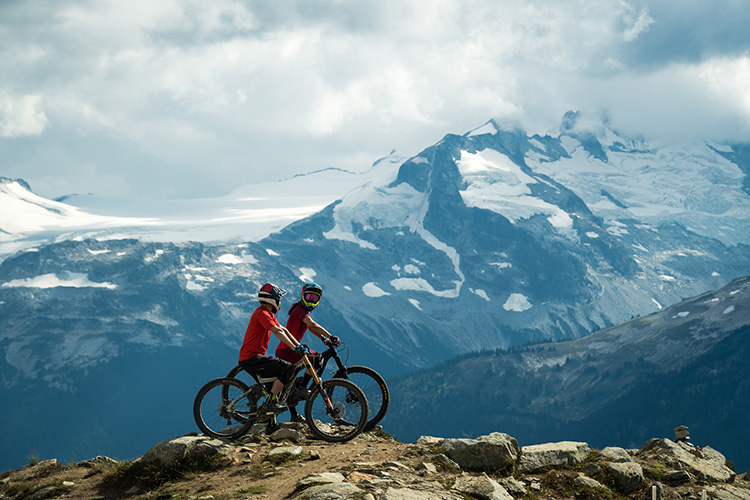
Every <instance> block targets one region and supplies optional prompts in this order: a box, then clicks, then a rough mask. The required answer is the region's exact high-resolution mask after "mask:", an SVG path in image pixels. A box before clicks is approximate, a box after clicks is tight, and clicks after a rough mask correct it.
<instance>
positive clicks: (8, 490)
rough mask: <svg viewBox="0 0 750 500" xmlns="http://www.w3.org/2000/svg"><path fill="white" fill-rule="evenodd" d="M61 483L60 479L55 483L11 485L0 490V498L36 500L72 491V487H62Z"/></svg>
mask: <svg viewBox="0 0 750 500" xmlns="http://www.w3.org/2000/svg"><path fill="white" fill-rule="evenodd" d="M62 483H63V480H62V479H57V480H55V481H47V482H39V483H32V484H29V483H25V484H12V485H9V486H7V487H3V488H0V492H1V493H2V494H1V495H0V497H2V498H12V499H14V500H21V499H24V498H29V497H31V496H32V495H33V496H34V498H35V499H37V500H43V499H45V498H53V497H58V496H60V495H63V494H65V493H68V492H69V491H70V490H72V489H73V486H63V484H62Z"/></svg>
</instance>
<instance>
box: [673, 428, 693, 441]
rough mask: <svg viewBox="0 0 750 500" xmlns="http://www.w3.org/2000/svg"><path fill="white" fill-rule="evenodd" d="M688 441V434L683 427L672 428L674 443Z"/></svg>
mask: <svg viewBox="0 0 750 500" xmlns="http://www.w3.org/2000/svg"><path fill="white" fill-rule="evenodd" d="M688 439H690V432H689V431H688V428H687V427H686V426H684V425H681V426H679V427H675V428H674V440H675V441H686V440H688Z"/></svg>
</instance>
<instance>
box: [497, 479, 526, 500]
mask: <svg viewBox="0 0 750 500" xmlns="http://www.w3.org/2000/svg"><path fill="white" fill-rule="evenodd" d="M499 482H500V484H501V485H502V486H503V488H505V489H506V491H507V492H508V493H510V494H511V495H514V496H523V495H526V494H527V493H528V492H529V490H527V489H526V485H525V484H524V483H522V482H521V481H519V480H518V479H516V478H514V477H513V476H508V477H503V478H500V481H499Z"/></svg>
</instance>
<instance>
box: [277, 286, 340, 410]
mask: <svg viewBox="0 0 750 500" xmlns="http://www.w3.org/2000/svg"><path fill="white" fill-rule="evenodd" d="M322 295H323V289H322V288H321V287H320V286H319V285H318V284H316V283H305V284H304V285H302V296H301V299H300V300H299V301H298V302H296V303H294V304H293V305H292V307H291V308H290V309H289V319H288V320H287V322H286V329H287V331H289V332H290V333H291V335H292V336H293V337H294V339H295V340H296V341H297V342H298V343H299V342H302V337H304V335H305V332H306V331H307V330H308V329H309V330H310V332H312V333H313V334H314V335H315V336H317V337H318V338H320V339H321V340H323V339H328V340H330V341H331V343H333V345H339V344H340V343H341V342H340V341H339V338H338V337H334V336H333V335H331V334H330V333H328V331H327V330H326V329H325V328H323V327H322V326H321V325H319V324H318V323H316V322H315V321H314V320H313V319H312V318H311V317H310V312H311V311H312V310H313V309H315V308H316V307H318V304H319V303H320V298H321V296H322ZM310 355H311V356H312V359H311V361H312V362H313V366H315V367H317V366H319V363H320V362H321V361H322V360H321V358H320V355H319V354H318V353H316V352H314V351H310ZM276 357H278V358H281V359H283V360H286V361H288V362H289V363H292V364H294V363H296V362H298V361H299V360H300V359H301V358H302V355H301V354H300V353H299V352H295V351H294V349H291V348H290V347H289V346H288V345H285V344H283V343H280V344H279V346H278V347H277V348H276ZM311 378H312V374H310V373H309V370H308V372H307V373H305V376H304V377H303V378H302V379H301V381H298V386H297V390H296V391H295V393H297V394H300V393H301V391H305V390H306V389H305V388H306V387H307V385H308V384H309V383H310V379H311ZM289 412H290V413H291V415H292V417H291V420H292V422H304V421H305V417H303V416H302V415H299V414H298V413H297V407H296V405H290V406H289Z"/></svg>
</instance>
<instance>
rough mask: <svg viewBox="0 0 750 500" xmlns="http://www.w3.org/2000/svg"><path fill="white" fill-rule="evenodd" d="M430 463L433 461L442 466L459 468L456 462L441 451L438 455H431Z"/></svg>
mask: <svg viewBox="0 0 750 500" xmlns="http://www.w3.org/2000/svg"><path fill="white" fill-rule="evenodd" d="M432 463H434V464H435V465H441V466H443V467H447V468H448V469H454V470H461V466H460V465H458V464H457V463H456V462H454V461H453V460H451V459H450V458H448V457H446V456H445V455H443V454H442V453H441V454H439V455H435V456H433V457H432Z"/></svg>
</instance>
